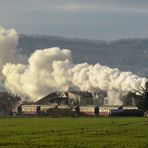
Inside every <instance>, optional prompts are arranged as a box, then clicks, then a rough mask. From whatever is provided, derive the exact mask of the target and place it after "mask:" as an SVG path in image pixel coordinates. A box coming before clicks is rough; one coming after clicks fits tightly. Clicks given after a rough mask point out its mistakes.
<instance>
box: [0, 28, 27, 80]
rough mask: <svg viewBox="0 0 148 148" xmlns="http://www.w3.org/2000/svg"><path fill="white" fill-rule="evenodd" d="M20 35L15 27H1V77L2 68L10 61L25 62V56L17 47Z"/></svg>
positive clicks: (0, 74) (0, 75)
mask: <svg viewBox="0 0 148 148" xmlns="http://www.w3.org/2000/svg"><path fill="white" fill-rule="evenodd" d="M17 45H18V35H17V32H16V31H15V30H14V29H9V30H7V29H4V28H1V27H0V77H1V78H2V73H1V72H2V68H3V65H5V64H6V63H8V62H11V63H17V62H24V60H25V56H24V55H22V54H21V53H20V51H19V50H18V49H17Z"/></svg>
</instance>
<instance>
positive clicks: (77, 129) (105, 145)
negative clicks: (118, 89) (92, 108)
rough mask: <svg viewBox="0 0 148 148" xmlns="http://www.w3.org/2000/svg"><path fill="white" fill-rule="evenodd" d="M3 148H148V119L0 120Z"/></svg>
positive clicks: (0, 136)
mask: <svg viewBox="0 0 148 148" xmlns="http://www.w3.org/2000/svg"><path fill="white" fill-rule="evenodd" d="M0 147H13V148H22V147H25V148H36V147H37V148H42V147H47V148H48V147H51V148H54V147H57V148H127V147H128V148H148V118H99V117H98V118H0Z"/></svg>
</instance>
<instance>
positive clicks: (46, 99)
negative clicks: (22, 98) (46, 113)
mask: <svg viewBox="0 0 148 148" xmlns="http://www.w3.org/2000/svg"><path fill="white" fill-rule="evenodd" d="M59 97H60V94H59V93H57V92H53V93H51V94H48V95H47V96H45V97H43V98H41V99H39V100H37V101H36V102H35V104H48V103H49V102H50V100H53V99H56V98H59Z"/></svg>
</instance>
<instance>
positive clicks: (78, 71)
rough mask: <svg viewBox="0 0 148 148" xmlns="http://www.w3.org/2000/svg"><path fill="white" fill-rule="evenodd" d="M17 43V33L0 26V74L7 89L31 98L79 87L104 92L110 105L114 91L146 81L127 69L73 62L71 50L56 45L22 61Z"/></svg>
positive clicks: (130, 88)
mask: <svg viewBox="0 0 148 148" xmlns="http://www.w3.org/2000/svg"><path fill="white" fill-rule="evenodd" d="M17 45H18V35H17V32H16V31H15V30H14V29H10V30H6V29H3V28H0V77H1V78H2V79H3V81H4V85H5V87H6V89H7V90H8V91H10V92H11V93H13V94H15V95H18V96H21V97H23V98H25V97H29V98H31V100H32V101H35V100H37V99H40V98H41V97H43V96H45V95H47V94H49V93H50V92H54V91H67V90H68V89H69V88H79V89H80V90H82V91H100V90H103V91H107V92H108V98H114V100H112V99H111V100H109V101H110V104H114V102H118V104H120V102H119V101H120V100H117V98H118V97H119V94H116V96H115V95H114V92H116V91H118V92H126V91H133V90H140V89H141V86H142V87H144V85H145V82H146V81H147V79H146V78H140V77H138V76H137V75H134V74H132V73H131V72H121V71H120V70H119V69H117V68H114V69H112V68H109V67H107V66H103V65H100V64H96V65H89V64H87V63H82V64H77V65H75V64H74V63H73V62H72V58H71V51H70V50H68V49H60V48H58V47H54V48H48V49H38V50H36V51H35V52H34V53H33V54H32V55H31V56H30V57H29V59H28V62H26V64H24V61H25V59H26V58H25V56H24V55H22V54H21V53H20V51H19V50H17ZM2 74H3V75H2ZM120 94H121V93H120ZM110 96H112V97H110ZM115 100H116V101H115Z"/></svg>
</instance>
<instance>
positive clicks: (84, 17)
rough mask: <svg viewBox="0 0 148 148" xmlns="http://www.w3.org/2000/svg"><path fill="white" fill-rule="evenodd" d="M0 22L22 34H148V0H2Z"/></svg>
mask: <svg viewBox="0 0 148 148" xmlns="http://www.w3.org/2000/svg"><path fill="white" fill-rule="evenodd" d="M0 26H1V27H4V28H15V29H16V30H17V32H18V33H21V34H41V35H42V34H46V35H55V36H64V37H70V38H87V39H96V40H115V39H119V38H141V37H142V38H144V37H148V0H0Z"/></svg>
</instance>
